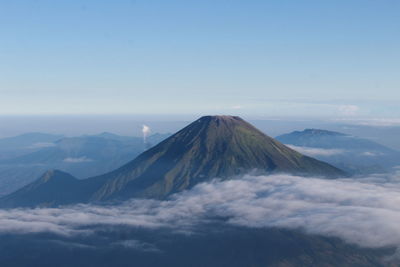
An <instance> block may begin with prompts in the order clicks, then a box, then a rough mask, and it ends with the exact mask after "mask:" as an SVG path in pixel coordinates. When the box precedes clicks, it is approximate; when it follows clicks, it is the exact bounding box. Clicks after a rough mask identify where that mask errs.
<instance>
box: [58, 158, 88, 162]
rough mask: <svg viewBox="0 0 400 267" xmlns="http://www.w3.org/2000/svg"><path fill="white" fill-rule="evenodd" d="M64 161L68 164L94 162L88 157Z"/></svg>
mask: <svg viewBox="0 0 400 267" xmlns="http://www.w3.org/2000/svg"><path fill="white" fill-rule="evenodd" d="M63 161H64V162H68V163H83V162H91V161H93V160H92V159H90V158H88V157H79V158H65V159H64V160H63Z"/></svg>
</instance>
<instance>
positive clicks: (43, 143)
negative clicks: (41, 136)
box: [28, 142, 56, 149]
mask: <svg viewBox="0 0 400 267" xmlns="http://www.w3.org/2000/svg"><path fill="white" fill-rule="evenodd" d="M54 146H56V144H54V143H47V142H39V143H34V144H32V145H30V146H29V147H28V148H30V149H38V148H46V147H54Z"/></svg>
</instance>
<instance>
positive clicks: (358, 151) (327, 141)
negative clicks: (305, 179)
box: [276, 129, 400, 174]
mask: <svg viewBox="0 0 400 267" xmlns="http://www.w3.org/2000/svg"><path fill="white" fill-rule="evenodd" d="M276 139H277V140H279V141H280V142H282V143H284V144H286V145H288V146H290V147H291V148H293V149H295V150H297V151H299V152H301V153H304V154H306V155H309V156H313V157H315V158H317V159H320V160H323V161H326V162H328V163H330V164H332V165H334V166H336V167H338V168H341V169H343V170H345V171H347V172H349V173H352V174H370V173H382V172H388V171H390V170H391V169H392V168H393V167H395V166H397V165H400V152H399V151H396V150H394V149H391V148H388V147H385V146H383V145H381V144H378V143H376V142H373V141H371V140H367V139H363V138H359V137H355V136H351V135H347V134H343V133H338V132H332V131H326V130H320V129H306V130H304V131H294V132H292V133H289V134H284V135H280V136H277V137H276Z"/></svg>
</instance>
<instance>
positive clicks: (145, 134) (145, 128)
mask: <svg viewBox="0 0 400 267" xmlns="http://www.w3.org/2000/svg"><path fill="white" fill-rule="evenodd" d="M150 132H151V129H150V127H149V126H147V125H145V124H143V127H142V133H143V142H144V143H146V139H147V137H148V136H149V135H150Z"/></svg>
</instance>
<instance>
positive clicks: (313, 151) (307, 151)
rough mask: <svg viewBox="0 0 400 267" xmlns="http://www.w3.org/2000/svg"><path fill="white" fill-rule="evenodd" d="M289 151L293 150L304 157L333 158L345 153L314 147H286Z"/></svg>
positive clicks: (338, 150)
mask: <svg viewBox="0 0 400 267" xmlns="http://www.w3.org/2000/svg"><path fill="white" fill-rule="evenodd" d="M287 146H288V147H290V148H291V149H294V150H296V151H298V152H300V153H302V154H304V155H307V156H312V157H315V156H325V157H329V156H334V155H338V154H343V153H345V152H346V151H345V150H343V149H326V148H316V147H305V146H294V145H287Z"/></svg>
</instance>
